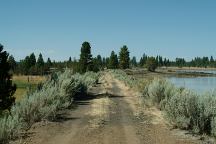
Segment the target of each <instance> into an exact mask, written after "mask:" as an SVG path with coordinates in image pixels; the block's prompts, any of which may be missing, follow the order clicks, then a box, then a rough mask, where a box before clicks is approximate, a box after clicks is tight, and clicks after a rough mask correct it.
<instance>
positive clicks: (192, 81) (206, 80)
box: [168, 77, 216, 93]
mask: <svg viewBox="0 0 216 144" xmlns="http://www.w3.org/2000/svg"><path fill="white" fill-rule="evenodd" d="M168 79H169V80H170V81H171V82H172V83H173V84H175V85H176V86H177V87H185V88H188V89H191V90H195V91H196V92H198V93H203V92H206V91H209V90H214V89H216V77H192V78H181V77H170V78H168Z"/></svg>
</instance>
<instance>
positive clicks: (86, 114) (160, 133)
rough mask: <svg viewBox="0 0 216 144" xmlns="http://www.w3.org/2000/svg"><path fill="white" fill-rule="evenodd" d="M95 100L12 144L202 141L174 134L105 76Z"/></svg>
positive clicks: (79, 104) (136, 96)
mask: <svg viewBox="0 0 216 144" xmlns="http://www.w3.org/2000/svg"><path fill="white" fill-rule="evenodd" d="M99 82H100V84H99V85H97V86H96V87H94V88H91V90H90V93H91V95H92V97H89V98H88V99H86V100H80V101H77V102H76V105H75V108H74V109H72V110H67V111H64V112H61V114H59V118H58V119H57V121H55V122H47V123H45V122H41V123H38V124H35V125H34V127H32V129H31V130H29V131H28V133H27V134H26V135H25V137H23V138H22V139H19V140H16V141H14V142H11V143H12V144H19V143H28V144H175V143H178V144H185V143H188V144H190V143H203V141H199V140H198V138H196V137H192V136H188V135H185V134H180V132H179V131H173V130H172V131H171V130H170V129H169V128H168V126H167V125H166V124H165V123H164V120H163V117H162V114H161V113H160V112H159V111H157V110H156V109H154V108H148V109H144V108H143V106H142V104H141V101H140V98H139V95H140V94H139V93H138V92H134V91H133V90H131V89H130V88H128V87H127V86H125V85H124V84H123V83H122V82H120V81H118V80H116V79H113V78H112V76H111V75H110V74H109V73H105V74H104V75H103V76H102V77H101V79H100V81H99Z"/></svg>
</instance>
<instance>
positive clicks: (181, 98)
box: [143, 79, 216, 136]
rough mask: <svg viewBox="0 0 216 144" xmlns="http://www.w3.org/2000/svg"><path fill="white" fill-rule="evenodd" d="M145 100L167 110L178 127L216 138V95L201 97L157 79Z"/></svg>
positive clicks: (213, 93) (145, 91) (206, 94)
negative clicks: (147, 99)
mask: <svg viewBox="0 0 216 144" xmlns="http://www.w3.org/2000/svg"><path fill="white" fill-rule="evenodd" d="M143 96H144V98H145V99H146V98H149V100H150V101H152V102H153V104H155V105H156V106H159V108H160V109H162V110H164V111H165V112H166V115H167V118H168V119H169V120H170V121H171V122H172V124H173V125H175V126H176V127H178V128H181V129H186V130H191V131H193V132H195V133H200V134H203V133H205V134H209V135H212V136H216V120H215V119H216V91H213V92H208V93H205V94H197V93H195V92H193V91H190V90H188V89H183V88H177V87H175V86H174V85H173V84H172V83H170V82H168V81H166V80H164V79H154V80H153V81H152V82H151V83H150V84H149V85H148V86H146V87H145V90H144V93H143Z"/></svg>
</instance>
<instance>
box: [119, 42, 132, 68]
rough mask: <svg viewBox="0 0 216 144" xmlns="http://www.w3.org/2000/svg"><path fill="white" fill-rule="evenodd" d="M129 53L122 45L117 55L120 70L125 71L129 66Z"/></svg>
mask: <svg viewBox="0 0 216 144" xmlns="http://www.w3.org/2000/svg"><path fill="white" fill-rule="evenodd" d="M129 54H130V52H129V51H128V48H127V46H126V45H124V46H123V47H122V48H121V50H120V53H119V66H120V68H121V69H127V68H129V65H130V56H129Z"/></svg>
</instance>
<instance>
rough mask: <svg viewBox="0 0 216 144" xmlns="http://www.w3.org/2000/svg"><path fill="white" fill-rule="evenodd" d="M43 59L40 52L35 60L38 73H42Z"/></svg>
mask: <svg viewBox="0 0 216 144" xmlns="http://www.w3.org/2000/svg"><path fill="white" fill-rule="evenodd" d="M44 64H45V63H44V60H43V56H42V54H41V53H40V54H39V57H38V60H37V64H36V65H37V70H38V73H39V74H40V75H42V74H44Z"/></svg>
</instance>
